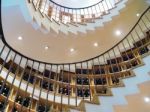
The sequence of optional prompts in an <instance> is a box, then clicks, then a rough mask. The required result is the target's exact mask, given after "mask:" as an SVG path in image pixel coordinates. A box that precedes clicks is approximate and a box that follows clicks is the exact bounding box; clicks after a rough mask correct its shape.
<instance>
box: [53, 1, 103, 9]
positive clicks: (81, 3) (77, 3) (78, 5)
mask: <svg viewBox="0 0 150 112" xmlns="http://www.w3.org/2000/svg"><path fill="white" fill-rule="evenodd" d="M51 1H53V2H55V3H57V4H59V5H62V6H65V7H71V8H82V7H88V6H91V5H94V4H96V3H98V2H100V1H102V0H51Z"/></svg>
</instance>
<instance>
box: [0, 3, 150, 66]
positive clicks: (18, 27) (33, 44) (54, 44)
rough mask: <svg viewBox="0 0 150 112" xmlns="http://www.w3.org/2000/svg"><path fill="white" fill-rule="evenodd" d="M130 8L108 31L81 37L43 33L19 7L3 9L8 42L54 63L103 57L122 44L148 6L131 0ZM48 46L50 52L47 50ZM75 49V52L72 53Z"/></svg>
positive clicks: (95, 31)
mask: <svg viewBox="0 0 150 112" xmlns="http://www.w3.org/2000/svg"><path fill="white" fill-rule="evenodd" d="M16 1H17V0H16ZM126 5H127V7H126V8H125V9H123V10H122V11H121V12H120V15H119V16H116V17H114V18H113V20H112V21H111V22H108V23H105V25H104V27H101V28H97V29H95V30H94V31H88V33H87V34H81V33H79V34H78V35H74V34H69V35H65V34H62V33H61V32H60V33H59V34H57V33H55V32H54V31H52V30H51V31H50V32H49V33H43V32H42V31H41V30H39V28H38V26H36V24H34V23H33V22H32V23H33V24H31V22H28V21H26V20H25V18H24V15H23V12H22V10H21V7H19V5H15V6H9V7H2V23H3V30H4V35H5V39H6V41H7V43H8V44H9V45H10V46H12V47H13V48H14V49H16V50H17V51H18V52H21V53H22V54H24V55H25V56H28V57H30V58H33V59H36V60H40V61H45V62H50V63H71V62H77V61H82V60H86V59H89V58H92V57H94V56H97V55H99V54H101V53H103V52H104V51H106V50H108V49H109V48H111V47H112V46H113V45H115V44H116V43H117V42H118V41H120V40H121V39H122V38H123V37H124V36H125V35H126V34H127V33H128V32H129V30H130V29H131V28H132V26H133V25H134V24H135V23H136V21H137V20H138V17H137V16H136V14H137V13H142V12H143V11H144V10H145V9H146V8H147V6H148V4H147V3H146V2H144V1H143V0H130V1H129V2H128V4H126ZM33 26H34V27H36V29H35V28H33ZM116 30H120V31H121V32H122V34H121V35H120V36H116V35H115V33H114V32H115V31H116ZM19 36H22V37H23V40H21V41H19V40H18V37H19ZM61 37H62V38H61ZM65 37H69V38H65ZM77 37H80V38H77ZM95 42H97V43H98V46H97V47H94V45H93V44H94V43H95ZM45 46H48V47H49V49H48V50H45V49H44V47H45ZM71 48H74V50H75V51H74V52H70V49H71Z"/></svg>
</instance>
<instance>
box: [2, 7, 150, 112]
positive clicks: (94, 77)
mask: <svg viewBox="0 0 150 112" xmlns="http://www.w3.org/2000/svg"><path fill="white" fill-rule="evenodd" d="M149 12H150V7H149V8H147V10H146V11H145V12H144V13H143V14H142V15H141V17H140V18H139V20H138V21H137V23H136V24H135V26H134V27H133V28H132V30H131V31H130V32H129V33H128V34H127V36H126V37H125V38H124V39H123V40H121V41H120V42H119V43H118V44H116V45H115V46H114V47H112V48H111V49H109V50H108V51H106V52H105V53H103V54H101V55H99V56H97V57H94V58H92V59H89V60H84V61H81V62H75V63H60V64H53V63H45V62H40V61H37V60H34V59H30V58H28V57H26V56H24V55H22V54H20V53H18V52H17V51H15V50H14V49H12V48H11V47H10V46H9V45H8V44H7V43H6V41H5V38H4V34H3V30H2V25H1V26H0V28H1V29H0V34H1V37H2V40H0V64H1V65H0V81H1V82H0V94H1V95H0V103H1V105H2V106H1V107H0V109H2V110H7V111H12V109H13V108H15V109H16V108H17V109H18V108H19V111H22V110H23V111H30V110H31V111H39V110H40V109H39V108H43V105H45V106H46V107H44V109H48V106H50V107H51V109H49V110H48V111H56V112H59V111H60V112H62V111H66V112H67V111H69V109H70V108H75V109H79V110H84V106H83V105H84V102H88V103H93V104H99V101H97V100H96V99H97V96H98V95H103V96H104V95H105V96H111V95H112V93H111V88H112V87H123V86H124V84H123V82H122V79H123V78H129V77H133V76H135V75H134V73H133V72H132V69H134V68H136V67H139V66H141V65H143V62H142V57H144V56H146V55H148V54H149V51H150V29H149V28H150V13H149ZM20 106H21V107H20ZM20 109H21V110H20Z"/></svg>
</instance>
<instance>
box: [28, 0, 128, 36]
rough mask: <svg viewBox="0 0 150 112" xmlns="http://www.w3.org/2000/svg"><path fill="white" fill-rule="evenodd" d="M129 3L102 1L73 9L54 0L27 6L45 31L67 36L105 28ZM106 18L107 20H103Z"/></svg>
mask: <svg viewBox="0 0 150 112" xmlns="http://www.w3.org/2000/svg"><path fill="white" fill-rule="evenodd" d="M127 1H128V0H111V1H110V0H100V1H99V2H98V3H96V4H94V5H91V6H87V7H82V8H71V7H66V6H62V5H59V4H58V3H55V2H53V1H52V0H47V1H46V0H28V1H27V6H28V8H29V12H30V15H31V17H32V18H33V21H36V22H37V23H38V25H39V26H41V27H42V28H43V29H44V30H46V31H49V29H50V28H52V29H53V30H54V31H56V32H57V33H58V32H59V31H62V32H63V33H65V34H68V32H71V33H74V34H77V32H83V33H85V32H86V31H87V30H92V29H94V28H95V27H101V26H103V23H104V22H106V21H110V20H111V19H112V17H113V16H115V15H118V14H119V11H120V10H121V9H123V8H124V7H125V3H126V2H127ZM104 17H106V18H107V19H105V20H103V18H104ZM41 24H42V25H41ZM78 26H80V27H83V28H79V27H78ZM85 26H86V27H85Z"/></svg>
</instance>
